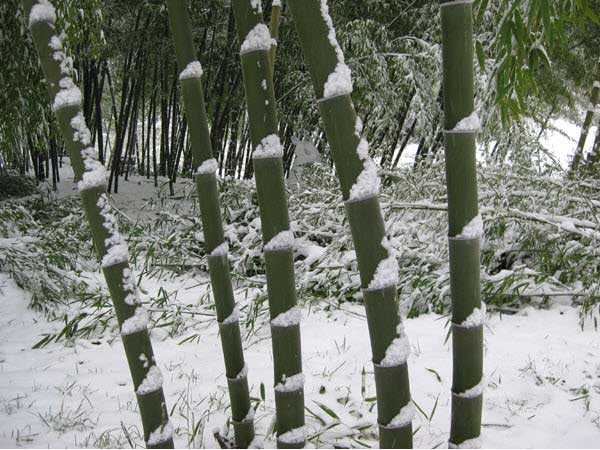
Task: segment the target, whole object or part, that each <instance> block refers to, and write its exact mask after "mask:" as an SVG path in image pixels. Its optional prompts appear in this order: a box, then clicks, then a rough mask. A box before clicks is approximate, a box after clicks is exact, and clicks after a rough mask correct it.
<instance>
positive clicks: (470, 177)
mask: <svg viewBox="0 0 600 450" xmlns="http://www.w3.org/2000/svg"><path fill="white" fill-rule="evenodd" d="M441 19H442V43H443V49H442V54H443V73H444V88H443V92H444V113H445V118H444V119H445V123H444V128H445V131H444V135H445V144H446V145H445V155H446V184H447V188H448V224H449V227H448V228H449V256H450V288H451V295H452V356H453V375H452V412H451V427H450V441H449V446H450V447H456V446H461V447H476V446H477V445H478V438H479V436H480V433H481V413H482V404H483V384H484V382H483V322H484V316H485V309H484V308H483V307H482V304H481V287H480V279H479V277H480V260H479V258H480V251H479V244H480V239H481V235H482V233H483V223H482V221H481V216H480V215H479V210H478V205H477V202H478V200H477V172H476V158H475V154H476V153H475V150H476V135H477V132H478V131H479V120H478V118H477V115H476V114H475V113H474V83H473V78H474V76H473V24H472V3H471V2H470V1H461V2H456V1H442V2H441Z"/></svg>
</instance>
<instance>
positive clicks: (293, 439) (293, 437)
mask: <svg viewBox="0 0 600 450" xmlns="http://www.w3.org/2000/svg"><path fill="white" fill-rule="evenodd" d="M306 432H307V429H306V426H302V427H298V428H293V429H291V430H290V431H287V432H285V433H282V434H280V435H279V436H277V440H278V441H279V442H282V443H284V444H289V445H293V444H302V443H303V442H304V441H306Z"/></svg>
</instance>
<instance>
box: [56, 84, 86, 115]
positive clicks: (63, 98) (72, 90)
mask: <svg viewBox="0 0 600 450" xmlns="http://www.w3.org/2000/svg"><path fill="white" fill-rule="evenodd" d="M58 85H59V87H60V90H59V91H58V92H57V93H56V95H55V96H54V102H53V103H52V110H53V111H60V110H61V109H63V108H67V107H70V106H80V105H81V91H80V90H79V88H78V87H77V86H75V83H73V80H72V79H71V78H69V77H65V78H63V79H62V80H60V81H59V83H58Z"/></svg>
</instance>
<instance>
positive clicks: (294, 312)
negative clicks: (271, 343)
mask: <svg viewBox="0 0 600 450" xmlns="http://www.w3.org/2000/svg"><path fill="white" fill-rule="evenodd" d="M301 320H302V311H300V309H298V308H297V307H296V306H294V307H292V308H290V309H288V310H287V311H286V312H283V313H281V314H278V315H277V316H276V317H275V318H274V319H273V320H271V326H273V327H278V328H288V327H293V326H295V325H300V321H301Z"/></svg>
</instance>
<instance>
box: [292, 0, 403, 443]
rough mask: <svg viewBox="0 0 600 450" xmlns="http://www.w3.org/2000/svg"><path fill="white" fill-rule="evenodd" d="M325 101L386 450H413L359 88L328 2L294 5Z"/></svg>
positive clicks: (391, 264)
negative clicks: (356, 100) (356, 98)
mask: <svg viewBox="0 0 600 450" xmlns="http://www.w3.org/2000/svg"><path fill="white" fill-rule="evenodd" d="M289 7H290V10H291V13H292V16H293V19H294V21H295V24H296V29H297V31H298V34H299V37H300V43H301V46H302V50H303V53H304V57H305V59H306V64H307V66H308V68H309V70H310V72H311V75H312V80H313V85H314V89H315V92H316V94H317V97H318V98H319V100H318V102H319V110H320V113H321V117H322V119H323V122H324V124H325V131H326V134H327V138H328V140H329V144H330V147H331V151H332V156H333V160H334V163H335V166H336V169H337V174H338V178H339V180H340V185H341V190H342V195H343V199H344V201H345V206H346V214H347V216H348V221H349V223H350V229H351V232H352V238H353V241H354V246H355V248H356V255H357V259H358V268H359V271H360V278H361V286H362V289H363V295H364V302H365V307H366V312H367V322H368V326H369V335H370V338H371V349H372V353H373V363H374V366H375V384H376V391H377V411H378V422H379V444H380V447H381V448H410V447H412V418H413V415H414V408H413V405H412V402H411V397H410V386H409V380H408V365H407V357H408V353H409V348H410V346H409V344H408V340H407V338H406V335H405V333H404V330H403V326H402V323H401V320H400V316H399V311H398V298H397V289H396V286H397V282H398V280H397V278H398V267H397V262H396V258H395V256H394V253H393V250H392V248H391V247H390V245H389V242H388V241H387V238H386V232H385V224H384V222H383V216H382V214H381V208H380V205H379V200H378V192H379V177H378V175H377V168H376V166H375V163H374V162H373V161H372V160H371V159H370V157H369V154H368V149H369V144H368V142H367V141H366V139H364V138H362V122H361V120H360V119H359V118H358V117H357V116H356V112H355V109H354V105H353V103H352V100H351V98H350V94H351V92H352V81H351V76H350V70H349V68H348V67H347V66H346V65H345V64H344V55H343V52H342V49H341V48H340V46H339V44H338V43H337V40H336V37H335V29H334V27H333V22H332V20H331V17H330V16H329V11H328V6H327V2H326V0H289Z"/></svg>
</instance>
